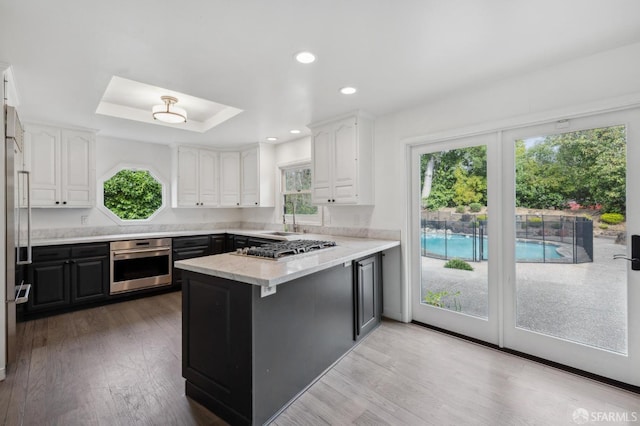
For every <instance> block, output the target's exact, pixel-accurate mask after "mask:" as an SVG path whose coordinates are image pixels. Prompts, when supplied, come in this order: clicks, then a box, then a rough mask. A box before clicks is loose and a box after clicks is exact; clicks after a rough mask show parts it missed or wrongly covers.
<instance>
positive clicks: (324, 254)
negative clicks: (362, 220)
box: [174, 234, 400, 287]
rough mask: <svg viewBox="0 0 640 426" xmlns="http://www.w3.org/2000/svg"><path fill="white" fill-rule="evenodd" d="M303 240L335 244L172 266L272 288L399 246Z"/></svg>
mask: <svg viewBox="0 0 640 426" xmlns="http://www.w3.org/2000/svg"><path fill="white" fill-rule="evenodd" d="M300 237H301V238H304V239H316V240H329V241H335V242H336V244H337V245H336V246H335V247H331V248H326V249H322V250H318V251H314V252H311V253H305V254H302V255H297V256H290V257H285V258H283V259H281V260H272V259H263V258H257V257H250V256H240V255H236V254H233V253H225V254H218V255H214V256H205V257H198V258H195V259H187V260H179V261H176V262H175V263H174V264H175V267H176V268H180V269H185V270H187V271H192V272H198V273H201V274H205V275H211V276H215V277H221V278H227V279H230V280H234V281H240V282H243V283H248V284H255V285H260V286H265V287H271V286H275V285H278V284H282V283H285V282H287V281H291V280H294V279H296V278H300V277H304V276H306V275H310V274H313V273H315V272H319V271H322V270H324V269H328V268H331V267H333V266H336V265H340V264H344V263H345V262H349V263H350V262H351V261H352V260H354V259H358V258H361V257H365V256H368V255H370V254H373V253H377V252H380V251H383V250H387V249H390V248H393V247H397V246H399V245H400V242H399V241H394V240H375V239H369V238H347V237H339V236H332V235H319V234H304V235H300Z"/></svg>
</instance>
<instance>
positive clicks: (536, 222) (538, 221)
mask: <svg viewBox="0 0 640 426" xmlns="http://www.w3.org/2000/svg"><path fill="white" fill-rule="evenodd" d="M527 222H528V223H529V226H533V227H535V228H538V227H540V226H542V218H541V217H538V216H531V217H528V218H527Z"/></svg>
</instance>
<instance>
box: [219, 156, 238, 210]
mask: <svg viewBox="0 0 640 426" xmlns="http://www.w3.org/2000/svg"><path fill="white" fill-rule="evenodd" d="M220 205H221V206H226V207H230V206H234V207H235V206H239V205H240V153H239V152H221V153H220Z"/></svg>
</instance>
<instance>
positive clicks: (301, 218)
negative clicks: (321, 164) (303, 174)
mask: <svg viewBox="0 0 640 426" xmlns="http://www.w3.org/2000/svg"><path fill="white" fill-rule="evenodd" d="M300 168H309V169H311V159H305V160H300V161H295V162H291V163H284V164H278V202H277V203H276V204H277V205H278V212H280V213H279V216H280V217H282V216H283V214H282V213H283V212H284V196H285V195H287V194H298V193H300V194H304V193H309V194H311V190H310V189H309V190H308V191H307V190H305V191H301V192H285V191H284V188H283V187H284V172H285V171H286V170H290V169H300ZM311 172H312V173H313V170H312V171H311ZM317 207H318V213H316V214H313V215H311V214H296V225H316V226H322V219H323V215H322V212H323V208H322V206H317ZM284 220H285V222H286V223H287V225H292V224H293V215H291V214H286V215H284Z"/></svg>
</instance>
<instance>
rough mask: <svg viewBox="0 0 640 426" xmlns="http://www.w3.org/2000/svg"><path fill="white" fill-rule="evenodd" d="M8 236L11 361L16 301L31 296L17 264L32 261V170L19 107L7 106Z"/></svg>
mask: <svg viewBox="0 0 640 426" xmlns="http://www.w3.org/2000/svg"><path fill="white" fill-rule="evenodd" d="M4 113H5V120H4V122H5V129H4V130H5V165H4V166H5V191H4V193H5V217H6V220H5V235H6V247H5V253H6V259H5V260H6V276H5V282H6V298H5V300H6V303H7V306H6V313H7V317H6V327H7V346H6V347H7V363H10V362H12V361H13V360H15V357H16V304H19V303H24V302H26V301H27V299H28V297H29V290H30V286H29V285H28V284H25V283H24V282H23V281H22V280H21V282H16V266H17V267H21V266H22V265H26V264H29V263H31V203H30V197H29V195H30V191H29V189H30V188H29V173H28V172H25V171H23V170H19V168H20V166H21V162H20V161H19V160H18V158H19V157H20V153H21V151H22V142H23V134H24V132H23V130H22V126H21V125H20V120H19V119H18V114H17V112H16V110H15V108H13V107H11V106H5V108H4Z"/></svg>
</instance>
